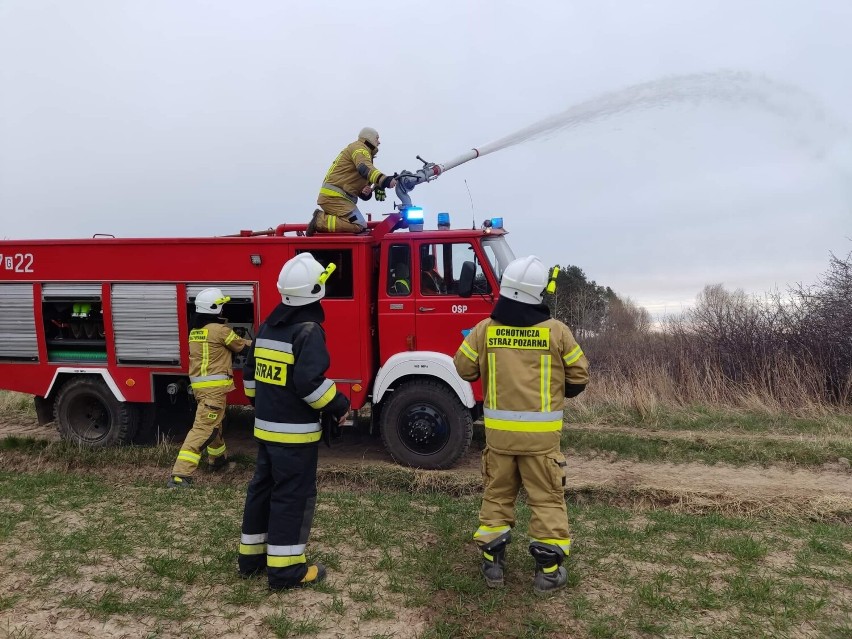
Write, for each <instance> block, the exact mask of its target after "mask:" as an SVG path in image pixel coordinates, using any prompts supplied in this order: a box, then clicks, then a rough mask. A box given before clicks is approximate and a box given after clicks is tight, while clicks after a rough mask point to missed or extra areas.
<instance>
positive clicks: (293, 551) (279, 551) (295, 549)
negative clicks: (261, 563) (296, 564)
mask: <svg viewBox="0 0 852 639" xmlns="http://www.w3.org/2000/svg"><path fill="white" fill-rule="evenodd" d="M266 551H267V552H268V553H269V554H270V555H301V554H302V553H303V552H305V544H297V545H295V546H272V545H269V546H267V547H266Z"/></svg>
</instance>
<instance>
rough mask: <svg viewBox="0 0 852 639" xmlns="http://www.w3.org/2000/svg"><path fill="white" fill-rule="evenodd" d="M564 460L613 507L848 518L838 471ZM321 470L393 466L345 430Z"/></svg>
mask: <svg viewBox="0 0 852 639" xmlns="http://www.w3.org/2000/svg"><path fill="white" fill-rule="evenodd" d="M10 435H17V436H22V437H36V438H45V439H50V440H57V439H58V435H57V433H56V430H55V429H54V428H53V427H50V426H48V427H39V426H38V425H37V424H36V422H35V420H34V419H33V418H29V417H26V416H20V417H18V416H14V417H5V418H4V420H3V422H2V423H0V437H6V436H10ZM169 436H170V438H171V439H172V440H173V441H180V439H182V436H183V433H171V434H170V435H169ZM226 439H227V442H228V447H229V449H230V451H231V452H232V453H243V454H246V455H250V456H253V455H254V452H255V443H254V440H253V438H252V437H251V432H250V429H249V428H247V427H246V424H234V427H232V428H231V429H230V431H229V432H228V433H227V434H226ZM481 446H482V444H481V442H479V441H476V440H475V441H474V443H473V445H472V446H471V449H470V451H468V453H467V454H466V455H465V456H464V457H463V458H462V459H461V460H460V461H459V463H458V464H457V465H456V467H455V468H454V469H453V470H452V471H449V472H452V473H454V474H455V475H456V476H457V477H458V478H459V479H462V478H469V479H470V481H471V482H475V481H476V478H477V477H478V475H479V449H480V448H481ZM567 458H568V487H569V488H568V491H569V493H574V494H575V495H576V496H577V498H578V499H582V498H583V497H584V496H586V495H591V496H595V497H606V496H607V495H611V496H612V498H613V499H614V500H616V501H619V500H620V501H625V500H627V501H630V502H634V503H642V502H646V503H647V504H649V505H652V506H654V505H661V504H665V505H668V506H671V505H675V506H680V507H682V508H683V509H685V510H706V509H710V510H721V511H728V512H762V513H766V512H767V511H769V512H772V513H777V514H784V513H790V512H796V513H799V514H805V515H813V516H821V515H827V514H830V515H831V516H832V517H834V516H840V517H842V518H844V519H849V518H850V517H852V473H850V472H849V470H848V469H846V468H843V467H840V466H839V465H838V466H836V467H833V468H822V469H814V468H790V467H783V466H770V467H761V466H745V467H735V466H729V465H727V464H716V465H712V466H709V465H705V464H699V463H686V464H670V463H649V462H636V461H630V460H626V459H618V458H617V457H616V456H615V455H614V454H608V453H606V452H602V453H599V454H597V455H594V456H588V455H587V456H580V455H575V454H571V453H570V452H569V453H568V454H567ZM320 464H321V466H325V467H327V468H328V467H343V468H346V467H360V466H363V465H385V464H387V465H392V464H393V461H392V459H391V458H390V456H389V455H388V454H387V453H386V452H385V450H384V448H383V447H382V444H381V441H380V440H379V439H378V438H376V437H370V436H368V435H361V434H359V433H357V432H355V431H354V430H353V429H345V430H344V436H343V437H341V439H339V440H337V442H336V443H335V445H334V447H333V448H331V449H328V448H326V447H324V446H322V447H321V448H320ZM425 472H428V471H425ZM444 472H445V473H446V472H447V471H444Z"/></svg>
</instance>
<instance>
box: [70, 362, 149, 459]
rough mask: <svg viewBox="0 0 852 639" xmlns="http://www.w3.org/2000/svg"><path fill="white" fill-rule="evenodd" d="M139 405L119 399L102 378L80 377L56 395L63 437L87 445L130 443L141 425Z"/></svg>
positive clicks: (89, 446)
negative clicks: (137, 411)
mask: <svg viewBox="0 0 852 639" xmlns="http://www.w3.org/2000/svg"><path fill="white" fill-rule="evenodd" d="M135 411H136V408H135V407H134V406H133V405H132V404H128V403H126V402H120V401H118V400H117V399H116V398H115V396H114V395H113V394H112V391H111V390H110V389H109V387H108V386H107V385H106V384H105V383H104V382H103V380H101V379H96V378H85V377H78V378H77V379H72V380H71V381H69V382H67V383H66V384H65V385H64V386H63V387H62V388H61V389H60V390H59V395H58V396H57V397H56V421H57V423H58V424H59V433H60V435H61V436H62V439H63V440H65V441H67V442H73V443H75V444H78V445H80V446H86V447H88V448H100V447H103V446H113V445H116V444H125V443H129V442H130V441H131V440H132V439H133V436H134V435H135V433H136V428H137V427H138V425H139V419H138V416H137V415H136V413H135Z"/></svg>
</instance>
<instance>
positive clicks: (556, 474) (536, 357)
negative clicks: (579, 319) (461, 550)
mask: <svg viewBox="0 0 852 639" xmlns="http://www.w3.org/2000/svg"><path fill="white" fill-rule="evenodd" d="M548 281H549V277H548V272H547V269H546V268H545V266H544V265H543V264H542V263H541V261H540V260H539V259H538V258H537V257H535V256H530V257H525V258H520V259H517V260H514V261H513V262H512V263H511V264H509V265H508V266H507V267H506V271H505V272H504V273H503V279H502V281H501V286H500V297H499V299H498V300H497V304H495V306H494V311H493V312H492V313H491V317H490V318H489V319H485V320H482V321H481V322H479V324H477V325H476V326H475V327H474V329H473V330H472V331H471V332H470V333H469V334H468V335H467V337H466V338H465V339H464V341H463V342H462V344H461V346H460V347H459V350H458V352H456V355H455V357H454V362H455V365H456V369H457V370H458V372H459V375H461V377H462V378H464V379H466V380H468V381H474V380H476V379H479V377H480V376H481V377H482V386H483V390H484V401H483V408H484V418H485V443H486V446H485V450H484V451H483V452H482V474H483V477H482V479H483V484H484V487H485V493H484V495H483V499H482V507H481V509H480V511H479V522H480V523H479V529H478V530H477V531H476V533H475V534H474V536H473V538H474V540H475V541H476V543H477V544H478V545H479V547H480V549H481V550H482V558H483V561H482V568H481V572H482V574H483V576H484V577H485V582H486V584H487V585H488V586H489V587H491V588H494V587H500V586H502V585H503V571H504V567H505V558H506V546H507V544H508V543H509V542H511V540H512V527H513V526H514V524H515V500H516V499H517V496H518V491H519V490H520V488H521V486H523V487H524V488H525V489H526V492H527V495H528V504H529V508H530V512H531V515H530V525H529V535H530V545H529V550H530V553H531V554H532V556H533V558H534V559H535V562H536V569H535V579H534V580H533V589H534V590H535V592H536V593H537V594H547V593H549V592H552V591H554V590H557V589H559V588H562V587H563V586H565V584H566V583H567V581H568V572H567V570H566V569H565V567H564V566H563V565H562V562H563V560H564V559H565V557H566V556H567V555H568V551H569V549H570V547H571V539H570V538H569V536H568V535H569V531H568V513H567V510H566V507H565V492H564V491H565V467H566V462H565V456H564V455H563V454H562V452H561V451H560V446H559V444H560V435H561V433H562V419H563V413H562V408H563V404H564V400H565V398H566V397H575V396H577V395H579V394H580V393H581V392H582V391H583V390H584V389H585V387H586V384H587V383H588V381H589V373H588V362H587V360H586V357H585V355H583V351H582V349H581V348H580V346H579V345H578V344H577V342H576V341H575V340H574V336H573V335H572V334H571V330H570V329H569V328H568V327H567V326H566V325H565V324H563V323H562V322H560V321H558V320H555V319H552V318H551V317H550V310H549V309H548V308H547V306H546V305H545V304H543V303H542V297H543V294H544V292H545V289H546V287H547V286H548Z"/></svg>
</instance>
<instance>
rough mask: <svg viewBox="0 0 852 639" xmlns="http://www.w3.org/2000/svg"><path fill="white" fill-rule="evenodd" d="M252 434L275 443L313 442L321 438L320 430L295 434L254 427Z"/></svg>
mask: <svg viewBox="0 0 852 639" xmlns="http://www.w3.org/2000/svg"><path fill="white" fill-rule="evenodd" d="M254 436H255V437H256V438H257V439H260V440H262V441H265V442H274V443H276V444H313V443H314V442H318V441H319V440H320V439H321V438H322V431H319V430H318V431H317V432H315V433H306V434H296V435H292V434H290V433H273V432H270V431H267V430H261V429H259V428H255V429H254Z"/></svg>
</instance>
